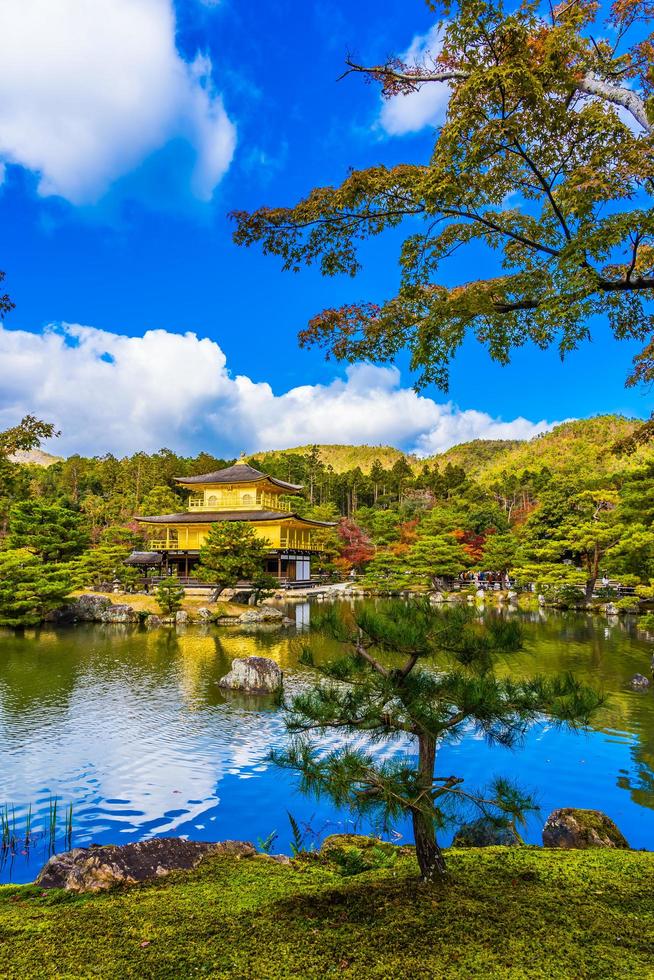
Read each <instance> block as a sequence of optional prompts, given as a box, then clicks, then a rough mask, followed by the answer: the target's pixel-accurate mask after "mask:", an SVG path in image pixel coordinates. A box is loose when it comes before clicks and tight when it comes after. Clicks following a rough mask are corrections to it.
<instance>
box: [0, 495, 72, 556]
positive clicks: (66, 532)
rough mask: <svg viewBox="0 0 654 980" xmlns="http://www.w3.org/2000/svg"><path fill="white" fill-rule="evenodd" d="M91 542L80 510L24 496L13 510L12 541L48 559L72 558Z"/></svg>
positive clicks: (11, 512) (14, 545) (10, 521)
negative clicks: (79, 512) (27, 498)
mask: <svg viewBox="0 0 654 980" xmlns="http://www.w3.org/2000/svg"><path fill="white" fill-rule="evenodd" d="M88 543H89V536H88V533H87V531H86V527H85V525H84V520H83V518H82V517H81V515H80V514H78V513H76V512H75V511H73V510H70V509H69V508H68V507H62V506H61V505H60V504H48V503H44V502H43V501H41V500H24V501H21V502H20V503H17V504H14V505H13V506H12V508H11V510H10V511H9V538H8V544H9V547H10V548H12V549H17V548H27V549H28V550H29V551H33V552H34V553H35V554H37V555H39V556H40V557H41V558H43V560H44V561H46V562H64V561H69V560H70V559H71V558H74V557H75V556H76V555H79V554H80V553H81V552H82V551H83V550H84V548H86V546H87V545H88Z"/></svg>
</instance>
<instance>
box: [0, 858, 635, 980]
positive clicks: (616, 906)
mask: <svg viewBox="0 0 654 980" xmlns="http://www.w3.org/2000/svg"><path fill="white" fill-rule="evenodd" d="M346 846H347V847H351V846H356V845H355V844H354V842H352V843H350V842H348V843H347V845H346ZM358 846H359V848H360V850H361V851H362V852H364V851H365V850H366V846H365V845H362V844H361V842H359V845H358ZM449 868H450V872H449V880H448V881H447V882H445V883H440V884H437V885H434V886H426V885H424V884H422V883H421V882H420V881H419V880H418V878H417V868H416V864H415V861H414V858H413V856H410V855H409V854H408V853H407V850H406V849H399V850H398V857H397V860H396V861H395V863H394V864H393V866H392V868H383V869H378V870H374V871H367V872H365V873H363V874H360V875H357V876H356V877H343V876H342V875H341V874H340V873H339V872H338V870H336V869H335V868H332V867H331V866H330V865H329V864H328V863H323V862H320V861H306V862H296V863H295V864H294V865H291V866H288V867H287V866H281V865H278V864H276V863H275V862H273V861H270V860H256V859H254V860H242V861H237V860H234V859H228V858H215V859H211V860H208V861H206V862H205V863H204V864H203V865H202V866H201V867H200V868H199V869H197V870H196V871H194V872H190V873H187V874H178V875H174V876H170V877H168V878H166V879H163V880H160V881H158V882H154V883H152V884H148V885H144V886H139V887H132V888H126V889H123V890H117V891H113V892H110V893H108V894H104V895H96V896H80V897H73V896H70V895H68V894H66V893H61V892H46V893H45V894H44V893H42V892H40V891H39V890H38V889H35V888H34V887H32V886H29V887H12V886H8V887H4V888H0V976H1V977H2V978H3V980H18V978H20V980H28V978H38V980H46V978H50V977H63V978H69V980H72V978H81V977H84V978H87V977H94V978H96V977H100V978H121V980H122V978H139V980H141V978H143V977H148V978H149V980H173V978H174V980H182V978H183V980H186V978H188V977H195V976H209V977H234V978H239V980H240V978H266V980H278V978H286V977H302V978H303V980H311V978H320V980H323V978H325V977H330V976H344V977H350V978H351V977H355V978H366V980H367V978H402V977H411V978H425V980H426V978H431V977H448V978H466V980H467V978H470V977H476V976H480V977H481V976H488V977H493V978H496V980H501V978H512V980H522V978H559V977H560V978H563V977H579V978H582V977H588V978H593V980H602V978H614V977H617V976H620V977H623V978H627V977H639V978H644V977H648V976H650V977H651V976H652V972H651V969H652V962H654V960H653V957H654V897H653V894H654V893H653V891H652V887H651V883H652V880H653V876H654V855H652V854H645V853H637V852H615V851H599V850H598V851H583V852H574V851H544V850H542V849H538V848H486V849H484V850H468V851H451V852H450V854H449Z"/></svg>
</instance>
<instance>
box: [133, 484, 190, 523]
mask: <svg viewBox="0 0 654 980" xmlns="http://www.w3.org/2000/svg"><path fill="white" fill-rule="evenodd" d="M184 510H186V503H185V502H183V501H182V499H181V497H179V496H178V494H176V493H174V492H173V491H172V490H171V489H170V487H162V486H156V487H152V489H151V490H148V492H147V493H146V494H145V496H144V497H143V500H142V501H141V505H140V507H139V514H142V515H143V516H147V515H152V514H179V513H180V511H184Z"/></svg>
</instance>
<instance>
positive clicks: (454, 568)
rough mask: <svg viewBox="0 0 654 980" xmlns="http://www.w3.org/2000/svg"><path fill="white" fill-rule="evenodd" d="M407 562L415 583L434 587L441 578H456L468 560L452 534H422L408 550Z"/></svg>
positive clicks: (466, 565) (465, 566)
mask: <svg viewBox="0 0 654 980" xmlns="http://www.w3.org/2000/svg"><path fill="white" fill-rule="evenodd" d="M407 564H408V565H409V566H410V567H411V570H412V573H413V579H414V581H415V582H416V583H417V584H420V585H426V586H427V587H429V588H436V587H438V585H439V584H440V582H439V580H440V579H442V578H456V576H457V575H459V574H460V573H461V572H462V571H464V570H465V569H466V568H467V567H468V565H469V561H468V559H467V556H466V553H465V551H464V550H463V548H462V546H461V545H460V544H459V542H458V541H457V540H456V538H455V537H454V536H453V535H452V534H423V535H422V536H421V537H419V538H418V540H417V541H416V543H415V544H414V545H413V546H412V548H411V549H410V550H409V554H408V562H407Z"/></svg>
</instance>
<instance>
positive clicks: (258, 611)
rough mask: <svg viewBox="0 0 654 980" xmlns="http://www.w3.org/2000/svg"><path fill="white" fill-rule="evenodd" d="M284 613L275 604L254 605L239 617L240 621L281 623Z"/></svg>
mask: <svg viewBox="0 0 654 980" xmlns="http://www.w3.org/2000/svg"><path fill="white" fill-rule="evenodd" d="M283 619H284V613H283V612H282V611H281V609H275V607H274V606H254V607H253V608H252V609H248V610H247V612H244V613H241V615H240V616H239V617H238V621H239V623H281V622H282V620H283Z"/></svg>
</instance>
